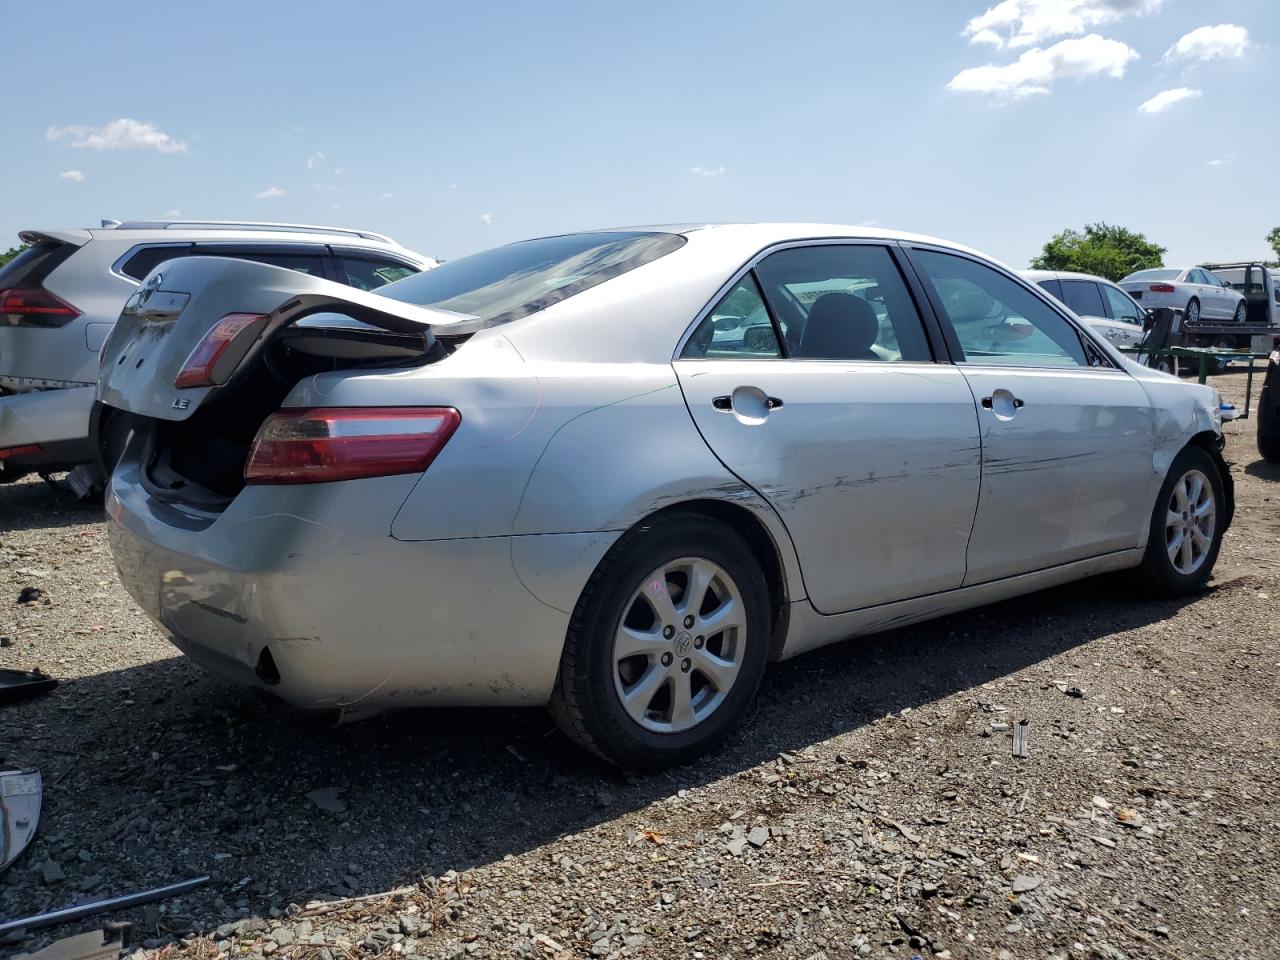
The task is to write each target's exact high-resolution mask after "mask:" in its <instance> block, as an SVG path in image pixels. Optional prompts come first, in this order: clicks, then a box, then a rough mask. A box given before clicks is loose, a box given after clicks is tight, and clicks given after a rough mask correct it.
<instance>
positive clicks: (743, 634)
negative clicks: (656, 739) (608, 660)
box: [612, 557, 747, 733]
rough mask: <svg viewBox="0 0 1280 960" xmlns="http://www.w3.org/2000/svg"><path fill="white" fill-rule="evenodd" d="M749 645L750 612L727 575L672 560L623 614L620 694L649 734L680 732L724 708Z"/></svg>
mask: <svg viewBox="0 0 1280 960" xmlns="http://www.w3.org/2000/svg"><path fill="white" fill-rule="evenodd" d="M686 624H689V626H688V627H686V626H685V625H686ZM746 643H747V622H746V608H745V606H744V605H743V602H742V594H741V592H740V591H739V589H738V586H737V584H736V583H734V581H733V578H732V577H730V576H729V574H728V572H727V571H726V570H725V569H724V568H723V567H721V566H719V565H718V564H716V563H713V562H711V561H710V560H706V559H703V558H700V557H682V558H680V559H677V560H673V561H671V562H670V563H666V564H664V565H663V566H661V567H659V568H658V569H657V570H654V571H653V572H652V573H650V574H649V576H647V577H645V579H644V581H643V583H642V585H641V586H640V587H639V588H638V589H637V590H636V591H635V593H633V594H632V595H631V599H630V600H629V601H628V602H627V605H626V607H625V608H624V609H623V614H622V620H621V622H620V623H619V625H618V628H617V630H616V632H615V634H614V640H613V656H612V663H613V682H614V690H615V692H616V693H617V695H618V699H619V702H620V703H621V704H622V707H623V709H624V710H625V711H626V712H627V714H628V715H629V716H630V717H631V719H632V720H634V721H635V722H636V723H638V724H639V725H640V726H642V727H644V728H645V729H646V730H650V731H652V732H654V733H680V732H681V731H684V730H688V729H690V728H691V727H694V726H696V725H697V724H699V723H702V722H703V721H705V720H706V719H707V718H708V717H710V716H711V715H712V714H713V713H715V711H716V710H718V709H719V708H720V706H721V705H722V704H723V703H724V701H725V698H726V697H727V696H728V695H729V691H730V690H731V689H732V688H733V684H734V681H735V680H736V679H737V677H738V673H739V672H740V670H741V668H742V662H743V656H744V654H745V651H746Z"/></svg>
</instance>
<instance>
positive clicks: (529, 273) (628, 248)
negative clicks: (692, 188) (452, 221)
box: [378, 232, 685, 324]
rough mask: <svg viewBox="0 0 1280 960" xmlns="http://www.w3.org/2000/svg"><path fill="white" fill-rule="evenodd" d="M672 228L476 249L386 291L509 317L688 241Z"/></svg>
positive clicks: (422, 302) (488, 316)
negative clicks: (465, 255) (660, 231)
mask: <svg viewBox="0 0 1280 960" xmlns="http://www.w3.org/2000/svg"><path fill="white" fill-rule="evenodd" d="M684 244H685V238H684V237H682V236H680V235H679V234H674V233H640V232H635V233H630V232H628V233H621V232H619V233H574V234H568V235H566V236H563V237H543V238H542V239H540V240H526V241H524V242H523V243H512V244H509V245H508V246H505V247H497V248H495V249H493V250H486V251H484V252H483V253H475V254H472V255H471V256H469V257H463V258H462V259H461V260H454V261H452V262H450V263H446V264H442V265H441V266H439V267H436V268H435V269H434V270H427V271H425V272H424V273H420V274H418V275H417V276H413V277H408V278H406V279H404V280H401V281H399V282H397V283H392V284H388V285H387V286H385V287H383V288H382V289H381V290H379V291H378V292H379V293H380V294H382V295H383V296H385V297H391V298H392V299H394V300H400V301H403V302H405V303H416V304H418V305H419V306H423V307H436V308H438V309H441V310H452V311H453V312H455V313H462V314H467V315H469V316H473V317H479V318H481V319H483V320H488V321H489V322H490V323H495V324H496V323H506V322H508V321H510V320H518V319H520V318H521V317H527V316H529V315H530V314H532V313H537V312H538V311H539V310H545V309H546V308H547V307H549V306H551V305H552V304H555V303H559V302H560V301H561V300H565V299H568V298H569V297H572V296H574V295H575V294H578V293H581V292H582V291H584V290H589V289H590V288H591V287H594V286H596V285H598V284H601V283H604V282H605V281H606V280H611V279H613V278H614V277H618V276H621V275H622V274H624V273H627V272H629V271H631V270H634V269H636V268H637V267H640V266H643V265H644V264H646V263H650V262H652V261H654V260H657V259H658V258H659V257H664V256H666V255H667V254H669V253H671V252H672V251H674V250H678V249H679V248H680V247H682V246H684Z"/></svg>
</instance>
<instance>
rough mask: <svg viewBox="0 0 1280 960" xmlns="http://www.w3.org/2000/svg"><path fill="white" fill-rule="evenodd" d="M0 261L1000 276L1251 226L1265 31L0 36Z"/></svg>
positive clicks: (1240, 232)
mask: <svg viewBox="0 0 1280 960" xmlns="http://www.w3.org/2000/svg"><path fill="white" fill-rule="evenodd" d="M2 22H3V23H4V33H5V36H6V38H7V42H6V45H5V55H4V64H5V68H6V69H5V71H4V74H5V77H6V79H7V83H6V92H5V95H4V98H3V100H2V101H0V120H2V121H3V128H4V130H5V134H6V142H7V146H6V147H5V149H4V150H3V151H2V152H0V185H2V186H0V199H2V200H3V202H2V203H0V247H7V246H9V245H10V243H12V242H16V235H17V232H18V231H19V230H21V229H29V228H41V227H43V228H54V227H74V226H90V225H96V224H97V223H98V221H99V219H101V218H104V217H107V218H114V219H119V220H127V219H151V218H193V219H198V218H202V219H252V220H277V221H289V222H304V223H321V224H333V225H341V226H352V227H360V228H364V229H369V230H376V231H379V232H382V233H387V234H389V235H391V236H392V237H394V238H395V239H397V240H398V241H400V242H401V243H403V244H404V245H405V246H407V247H410V248H412V249H415V250H417V251H418V252H420V253H423V254H426V255H428V256H436V257H442V258H446V259H456V258H458V257H460V256H463V255H466V254H468V253H472V252H475V251H477V250H482V249H485V248H488V247H491V246H496V245H498V244H502V243H507V242H510V241H513V240H519V239H523V238H527V237H532V236H539V235H545V234H550V233H562V232H565V231H570V230H577V229H590V228H592V227H603V226H619V225H632V224H648V223H667V222H679V223H687V222H704V221H706V222H714V221H743V220H749V221H756V220H805V221H808V220H813V221H821V222H826V223H848V224H861V225H873V226H880V227H886V228H894V229H903V230H911V231H915V232H919V233H926V234H931V235H934V236H939V237H944V238H946V239H949V240H954V241H957V242H960V243H965V244H968V245H970V246H973V247H977V248H978V249H980V250H983V251H985V252H987V253H988V254H990V255H992V256H995V257H997V258H999V259H1001V260H1004V261H1006V262H1007V263H1009V264H1011V265H1013V266H1015V267H1022V266H1025V265H1027V263H1028V261H1029V260H1030V259H1031V258H1032V257H1033V256H1034V255H1035V254H1036V253H1037V252H1038V251H1039V249H1040V247H1041V245H1042V244H1043V243H1044V242H1045V240H1047V239H1048V238H1049V237H1050V236H1051V235H1053V234H1054V233H1056V232H1058V231H1060V230H1062V229H1064V228H1067V227H1076V228H1080V227H1082V226H1083V225H1084V224H1086V223H1090V222H1094V221H1098V220H1103V221H1107V222H1109V223H1114V224H1120V225H1123V226H1126V227H1129V228H1130V229H1133V230H1137V231H1140V232H1142V233H1145V234H1146V235H1147V237H1148V238H1150V239H1151V240H1153V241H1155V242H1157V243H1159V244H1162V245H1163V246H1166V247H1168V250H1169V252H1168V254H1167V255H1166V258H1165V259H1166V262H1168V263H1171V264H1172V263H1183V262H1186V263H1191V262H1201V261H1204V260H1222V259H1237V258H1244V257H1250V258H1252V257H1260V256H1263V255H1265V254H1267V246H1266V243H1265V242H1264V237H1265V235H1266V233H1267V231H1268V230H1270V229H1271V228H1272V227H1274V226H1277V225H1280V173H1277V166H1278V161H1280V3H1278V2H1276V0H1213V2H1212V3H1205V2H1203V0H996V2H994V3H993V2H992V0H896V2H894V0H789V2H787V3H777V2H769V3H765V2H757V0H733V2H720V0H702V2H691V0H684V2H676V0H672V2H669V0H644V2H642V3H628V4H625V5H624V4H620V3H600V2H557V0H543V2H541V3H537V4H531V3H525V2H496V0H494V2H486V0H472V2H468V3H447V4H446V3H427V2H398V3H392V2H382V0H363V2H361V3H358V4H353V3H350V2H344V3H329V2H324V0H307V2H294V0H272V2H265V3H264V2H260V0H259V2H255V3H248V2H242V0H218V2H217V3H199V4H197V3H171V2H169V3H149V2H137V0H131V2H130V3H128V4H125V5H123V6H122V5H120V4H102V3H99V2H93V3H89V2H83V3H78V2H77V3H72V2H60V0H42V2H39V3H35V2H23V3H19V2H16V0H8V2H6V3H5V5H4V16H3V20H2Z"/></svg>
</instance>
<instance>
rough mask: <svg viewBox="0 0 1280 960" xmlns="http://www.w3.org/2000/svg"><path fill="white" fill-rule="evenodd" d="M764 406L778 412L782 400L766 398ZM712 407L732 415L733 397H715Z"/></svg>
mask: <svg viewBox="0 0 1280 960" xmlns="http://www.w3.org/2000/svg"><path fill="white" fill-rule="evenodd" d="M764 405H765V407H766V408H767V409H769V410H777V409H778V408H779V407H780V406H782V400H781V398H779V397H765V398H764ZM711 406H712V407H713V408H714V409H715V410H718V411H719V412H720V413H732V412H733V397H713V398H712V400H711Z"/></svg>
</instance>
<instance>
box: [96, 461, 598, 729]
mask: <svg viewBox="0 0 1280 960" xmlns="http://www.w3.org/2000/svg"><path fill="white" fill-rule="evenodd" d="M416 479H417V478H416V477H413V476H404V477H384V478H377V479H373V480H359V481H350V482H347V483H331V484H312V485H306V486H304V487H292V488H290V487H248V488H246V489H245V490H244V491H243V492H242V493H241V494H240V495H239V496H237V497H236V499H235V500H234V502H233V503H232V504H231V505H230V506H229V507H228V508H227V509H226V511H225V512H223V513H221V514H219V515H217V516H216V518H200V517H198V516H193V515H190V514H182V513H179V512H178V510H177V509H176V508H174V507H172V506H170V505H168V504H165V503H163V502H158V501H156V500H155V499H154V498H153V497H152V496H151V495H150V494H149V493H148V492H147V490H146V489H145V488H144V487H143V485H142V484H141V482H140V478H139V476H138V471H137V467H136V466H135V465H132V464H130V463H129V462H127V460H126V462H122V463H121V465H120V466H118V467H117V468H116V471H115V473H114V476H113V478H112V482H111V485H110V487H109V488H108V491H107V513H108V515H109V519H110V522H109V523H108V530H109V536H110V539H111V547H112V551H113V553H114V555H115V559H116V564H117V566H118V568H119V571H120V576H121V579H122V581H123V583H124V585H125V587H126V588H127V589H128V591H129V593H130V594H131V595H132V596H133V597H134V599H135V600H137V602H138V603H139V604H140V605H141V606H142V607H143V608H144V609H145V610H146V612H147V613H148V614H149V615H150V616H151V617H152V618H153V619H154V620H155V621H156V622H157V623H158V624H159V625H160V626H161V627H162V628H163V629H165V630H166V631H167V632H168V633H169V634H170V635H171V636H172V638H173V642H174V643H175V645H176V646H177V647H178V648H179V649H180V650H182V651H183V652H184V653H186V654H187V655H188V656H190V657H191V659H193V660H195V661H196V662H198V663H200V664H201V665H202V666H204V667H205V668H207V669H208V670H210V671H211V672H214V673H217V674H220V675H222V676H224V677H226V678H227V679H230V680H232V681H233V682H235V683H237V684H240V685H242V686H246V687H255V688H259V689H262V690H264V691H266V692H268V693H270V694H272V695H274V696H277V697H279V698H280V699H282V700H284V701H286V702H288V703H290V704H292V705H294V706H296V707H301V708H304V709H312V710H337V711H339V712H341V713H344V714H350V715H355V716H359V715H364V714H366V713H376V712H379V711H383V710H387V709H392V708H397V707H415V706H458V705H541V704H545V703H546V702H547V700H548V699H549V697H550V693H551V690H552V686H553V684H554V682H555V676H556V671H557V669H558V666H559V660H560V653H561V649H562V646H563V642H564V636H565V631H566V629H567V627H568V622H569V615H570V612H571V611H572V606H573V601H574V600H575V599H576V596H577V591H578V590H580V589H581V586H582V584H584V583H585V582H586V580H587V578H588V577H589V576H590V574H591V571H592V570H593V569H594V567H595V565H596V563H597V562H598V561H599V559H600V557H601V556H602V555H603V553H604V551H605V550H607V549H608V546H609V545H610V544H611V543H612V541H613V537H612V536H610V535H599V534H566V535H563V536H554V535H552V536H543V537H486V538H472V539H461V540H437V541H419V542H404V541H399V540H395V539H393V538H392V537H391V536H390V521H391V518H392V516H394V514H395V511H396V509H397V507H398V506H399V505H400V504H401V503H402V502H403V501H404V499H405V496H406V495H407V493H408V491H409V490H410V489H411V488H412V485H413V483H414V482H415V481H416ZM357 487H359V488H360V489H356V488H357ZM379 487H380V488H381V489H378V488H379Z"/></svg>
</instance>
